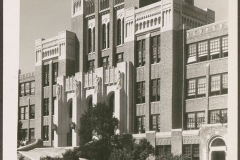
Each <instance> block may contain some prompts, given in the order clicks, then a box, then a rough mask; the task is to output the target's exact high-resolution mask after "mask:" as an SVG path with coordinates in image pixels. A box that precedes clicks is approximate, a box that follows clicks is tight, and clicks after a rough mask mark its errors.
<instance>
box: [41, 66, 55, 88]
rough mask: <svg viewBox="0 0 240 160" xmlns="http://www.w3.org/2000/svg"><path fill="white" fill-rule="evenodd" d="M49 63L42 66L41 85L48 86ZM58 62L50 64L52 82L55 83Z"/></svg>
mask: <svg viewBox="0 0 240 160" xmlns="http://www.w3.org/2000/svg"><path fill="white" fill-rule="evenodd" d="M49 72H50V71H49V64H47V65H44V66H43V86H49ZM57 77H58V62H56V63H53V64H52V84H53V85H55V84H57Z"/></svg>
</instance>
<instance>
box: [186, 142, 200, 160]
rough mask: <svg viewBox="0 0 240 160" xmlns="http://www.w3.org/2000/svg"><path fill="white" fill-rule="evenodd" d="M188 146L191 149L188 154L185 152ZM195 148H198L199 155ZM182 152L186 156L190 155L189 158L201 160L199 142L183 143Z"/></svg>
mask: <svg viewBox="0 0 240 160" xmlns="http://www.w3.org/2000/svg"><path fill="white" fill-rule="evenodd" d="M186 147H188V148H189V150H188V151H187V154H186V153H185V152H186V151H185V150H186V149H185V148H186ZM194 149H197V154H198V155H196V154H194ZM182 154H183V156H184V157H185V156H188V157H187V160H199V159H200V157H199V155H200V147H199V144H183V146H182Z"/></svg>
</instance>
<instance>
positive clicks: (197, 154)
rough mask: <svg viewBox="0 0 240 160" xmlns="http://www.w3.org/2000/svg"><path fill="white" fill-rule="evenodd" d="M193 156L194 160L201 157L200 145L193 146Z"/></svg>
mask: <svg viewBox="0 0 240 160" xmlns="http://www.w3.org/2000/svg"><path fill="white" fill-rule="evenodd" d="M192 156H193V157H194V158H197V157H199V144H193V145H192Z"/></svg>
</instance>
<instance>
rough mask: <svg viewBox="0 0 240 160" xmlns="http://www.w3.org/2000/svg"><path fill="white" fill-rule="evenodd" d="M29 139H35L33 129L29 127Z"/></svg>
mask: <svg viewBox="0 0 240 160" xmlns="http://www.w3.org/2000/svg"><path fill="white" fill-rule="evenodd" d="M29 139H30V140H31V141H33V140H34V139H35V129H34V128H29Z"/></svg>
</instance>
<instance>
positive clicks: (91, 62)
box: [87, 60, 95, 72]
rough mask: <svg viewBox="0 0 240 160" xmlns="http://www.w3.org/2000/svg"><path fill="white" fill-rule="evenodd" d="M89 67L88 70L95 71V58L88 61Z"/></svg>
mask: <svg viewBox="0 0 240 160" xmlns="http://www.w3.org/2000/svg"><path fill="white" fill-rule="evenodd" d="M87 67H88V71H89V72H93V71H94V68H95V66H94V60H90V61H88V65H87Z"/></svg>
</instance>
